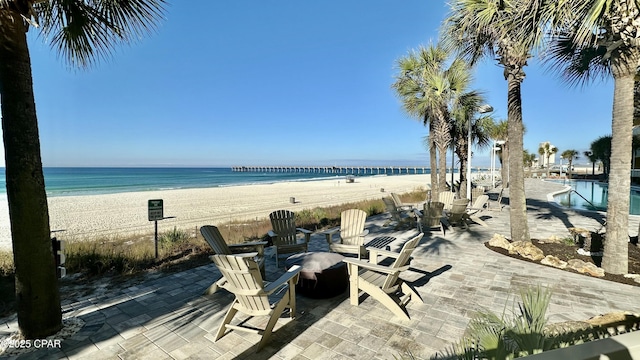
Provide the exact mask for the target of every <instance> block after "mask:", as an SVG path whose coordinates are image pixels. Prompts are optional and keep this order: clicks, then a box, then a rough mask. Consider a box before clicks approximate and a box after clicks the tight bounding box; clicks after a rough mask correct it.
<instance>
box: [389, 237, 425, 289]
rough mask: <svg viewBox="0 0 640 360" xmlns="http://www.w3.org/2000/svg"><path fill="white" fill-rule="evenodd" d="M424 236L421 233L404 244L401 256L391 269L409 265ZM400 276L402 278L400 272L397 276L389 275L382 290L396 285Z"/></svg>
mask: <svg viewBox="0 0 640 360" xmlns="http://www.w3.org/2000/svg"><path fill="white" fill-rule="evenodd" d="M423 236H424V233H420V234H418V235H417V236H415V237H414V238H412V239H411V240H409V241H407V242H406V243H404V245H403V246H402V249H400V253H399V254H400V255H399V256H398V257H397V258H396V260H395V261H394V262H393V264H391V266H390V268H391V269H397V268H401V267H403V266H405V265H408V263H409V261H410V260H411V254H412V253H413V250H415V249H416V247H417V246H418V243H419V242H420V239H422V237H423ZM399 276H400V272H397V273H396V274H390V275H387V278H386V279H385V281H384V283H383V285H382V289H388V288H390V287H392V286H394V285H396V283H397V282H398V277H399Z"/></svg>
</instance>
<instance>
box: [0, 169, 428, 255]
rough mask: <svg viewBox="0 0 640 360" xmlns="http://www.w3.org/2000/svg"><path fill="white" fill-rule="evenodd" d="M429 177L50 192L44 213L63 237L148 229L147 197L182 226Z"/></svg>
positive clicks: (370, 193) (406, 187) (395, 188)
mask: <svg viewBox="0 0 640 360" xmlns="http://www.w3.org/2000/svg"><path fill="white" fill-rule="evenodd" d="M429 181H430V175H402V176H368V177H356V182H355V183H350V184H347V183H345V182H344V180H340V181H338V180H319V181H306V182H282V183H275V184H261V185H244V186H228V187H217V188H202V189H181V190H165V191H144V192H130V193H119V194H108V195H90V196H62V197H50V198H49V217H50V223H51V229H52V230H56V229H64V230H66V231H65V232H64V233H63V234H62V235H61V237H62V238H66V239H83V238H95V237H98V236H105V235H106V236H109V235H117V234H132V233H152V232H153V222H150V221H148V218H147V216H148V214H147V212H148V211H147V201H148V200H150V199H163V200H164V216H165V217H168V216H175V218H174V219H166V220H162V221H159V222H158V228H159V231H166V230H169V229H173V227H174V226H176V227H178V228H179V229H185V230H186V229H190V228H193V229H195V227H196V226H202V225H207V224H213V225H215V224H219V223H223V222H228V221H230V220H235V219H256V218H258V219H260V218H266V217H267V216H268V215H269V213H270V212H271V211H274V210H277V209H289V210H292V211H300V210H303V209H310V208H314V207H318V206H330V205H339V204H342V203H347V202H354V201H360V200H366V199H379V198H382V197H383V196H388V194H389V193H390V192H397V193H405V192H409V191H412V190H415V189H418V188H425V187H426V185H427V184H429ZM381 189H384V192H382V191H381ZM291 197H295V200H296V203H295V204H292V203H290V201H289V199H290V198H291ZM0 249H4V250H8V249H11V232H10V227H9V211H8V207H7V200H6V196H4V197H2V198H0Z"/></svg>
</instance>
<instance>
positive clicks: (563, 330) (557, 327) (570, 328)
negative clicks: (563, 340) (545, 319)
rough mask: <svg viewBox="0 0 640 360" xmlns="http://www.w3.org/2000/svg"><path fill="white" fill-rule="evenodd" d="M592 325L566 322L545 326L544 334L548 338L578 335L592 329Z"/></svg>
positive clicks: (581, 322) (584, 322) (582, 322)
mask: <svg viewBox="0 0 640 360" xmlns="http://www.w3.org/2000/svg"><path fill="white" fill-rule="evenodd" d="M591 328H592V325H591V324H590V323H588V322H586V321H565V322H560V323H554V324H547V325H545V327H544V329H542V333H543V334H545V335H546V336H551V337H556V336H560V335H564V334H571V333H574V334H575V333H577V332H579V331H584V330H588V329H591Z"/></svg>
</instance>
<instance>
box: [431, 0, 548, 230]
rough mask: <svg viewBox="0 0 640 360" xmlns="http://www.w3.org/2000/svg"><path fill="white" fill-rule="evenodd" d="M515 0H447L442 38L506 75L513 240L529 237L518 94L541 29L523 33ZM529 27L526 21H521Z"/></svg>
mask: <svg viewBox="0 0 640 360" xmlns="http://www.w3.org/2000/svg"><path fill="white" fill-rule="evenodd" d="M518 4H519V2H517V1H513V2H510V1H504V0H453V1H452V2H451V14H450V16H449V18H448V19H446V20H445V26H444V34H443V36H444V37H443V41H446V42H448V43H450V44H451V46H453V47H455V48H456V49H458V50H459V51H460V53H461V54H462V55H463V56H464V57H466V58H468V59H469V60H470V63H471V64H475V63H477V62H478V60H479V59H480V58H483V57H485V56H487V57H490V58H492V59H494V58H495V59H496V60H497V61H498V63H499V64H500V66H502V67H503V69H504V77H505V79H506V80H507V104H508V105H507V106H508V109H507V110H508V116H507V123H508V133H509V143H510V144H509V146H510V150H511V151H510V156H509V160H508V161H509V170H508V171H509V182H510V190H509V195H510V198H509V204H510V212H509V218H510V223H511V238H512V240H513V241H519V240H522V241H530V240H531V239H530V236H529V225H528V223H527V206H526V198H525V193H524V168H523V159H522V155H523V150H524V147H523V128H522V98H521V92H520V86H521V83H522V81H523V80H524V77H525V73H524V67H525V66H526V65H527V60H528V59H529V58H530V57H531V51H532V49H534V46H535V45H536V44H538V43H539V42H540V40H541V39H542V36H543V32H542V28H540V29H538V28H536V29H532V31H528V32H523V31H521V29H522V28H523V27H525V26H526V24H522V23H521V21H522V20H523V19H525V18H524V17H522V16H520V14H519V13H518V9H517V8H515V7H514V6H518ZM527 27H530V26H527Z"/></svg>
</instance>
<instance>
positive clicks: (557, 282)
mask: <svg viewBox="0 0 640 360" xmlns="http://www.w3.org/2000/svg"><path fill="white" fill-rule="evenodd" d="M526 189H527V199H528V201H527V203H528V210H529V211H528V214H529V226H530V230H531V236H532V237H534V238H546V237H549V236H551V235H558V236H563V237H564V236H568V235H569V233H568V231H567V230H566V228H567V227H569V226H576V227H583V228H588V229H596V228H598V227H599V222H598V221H601V220H602V214H599V215H598V214H594V213H587V212H578V211H573V210H566V209H562V208H560V207H557V206H555V205H553V204H550V203H549V202H548V201H547V194H548V193H550V192H553V191H557V190H560V189H562V185H559V184H554V183H548V182H542V181H540V180H533V179H527V183H526ZM506 197H508V195H506V194H505V198H506ZM482 218H483V219H484V220H485V221H486V223H487V224H488V225H489V226H488V227H486V228H485V227H482V226H479V225H472V226H471V227H470V229H469V230H467V231H465V230H458V231H451V232H449V231H448V232H447V233H446V234H445V236H444V237H443V236H441V235H438V234H433V235H429V234H427V235H426V236H425V237H424V238H423V239H422V241H421V243H420V246H419V247H418V248H417V249H416V251H415V252H414V254H413V256H414V260H413V262H412V264H411V269H410V270H409V271H408V272H407V274H406V276H403V278H405V279H406V280H407V281H408V282H410V283H412V284H413V286H415V287H416V288H417V289H418V291H419V293H420V294H421V295H422V297H423V299H424V304H421V305H416V304H415V303H410V304H409V306H408V311H409V315H410V316H411V320H410V321H404V320H401V319H399V318H396V317H394V316H393V315H392V314H391V312H390V311H388V310H387V309H386V308H385V307H384V306H382V305H381V304H379V303H377V302H376V301H375V300H374V299H371V298H367V299H365V300H364V301H362V302H361V304H360V305H359V306H357V307H356V306H352V305H350V304H349V299H348V292H345V293H344V294H342V295H340V296H337V297H334V298H331V299H319V300H314V299H307V298H304V297H301V296H298V316H297V318H296V319H295V320H288V318H286V319H285V318H283V319H281V320H280V321H279V323H278V325H276V328H275V332H274V334H273V335H272V339H271V342H270V344H269V345H268V346H267V347H266V348H265V349H264V350H262V351H261V352H259V353H257V354H256V353H255V345H256V344H257V343H258V341H259V336H258V335H252V334H246V333H237V332H231V333H228V334H227V335H225V336H224V337H223V338H222V339H220V340H219V341H218V342H215V343H214V342H213V338H214V335H215V331H216V330H217V328H218V325H219V323H220V320H221V318H222V316H224V313H225V311H226V309H227V306H228V305H229V304H230V302H231V301H232V300H233V297H232V296H231V295H230V294H229V293H227V292H226V291H224V290H221V291H218V292H217V293H216V294H213V295H209V296H204V295H202V294H203V291H204V290H205V289H206V288H207V287H208V286H209V285H210V284H211V283H212V281H213V280H215V279H217V278H218V277H219V276H220V275H219V272H218V271H217V270H216V268H215V266H214V265H213V264H211V265H206V266H201V267H198V268H195V269H191V270H187V271H183V272H179V273H174V274H170V275H162V276H161V275H156V276H150V277H148V278H147V279H146V280H145V281H144V282H140V283H136V284H130V285H126V286H125V285H123V286H122V287H121V288H118V289H112V290H109V291H107V292H106V295H103V296H99V297H87V298H84V299H82V300H79V301H77V302H75V303H70V304H66V305H64V309H63V310H64V316H65V317H78V318H80V319H82V320H83V321H84V322H85V325H84V326H83V327H82V329H81V330H80V331H79V332H78V333H76V334H75V335H73V336H72V337H71V338H69V339H65V340H63V341H62V347H61V348H60V349H40V350H37V351H32V352H30V353H26V354H22V355H19V356H13V357H10V358H11V359H14V358H15V359H43V358H69V359H86V358H90V359H92V360H97V359H114V358H116V359H117V358H121V359H153V360H159V359H393V358H394V356H401V355H403V354H404V353H405V352H406V351H411V353H412V354H413V355H414V356H415V357H416V358H428V357H429V356H431V355H433V354H434V353H436V352H437V351H441V350H443V349H444V348H446V347H447V346H448V345H450V344H451V343H452V342H455V341H457V340H458V339H459V338H460V337H461V336H462V334H463V332H464V330H465V328H466V326H467V324H468V322H469V319H470V318H471V317H472V316H473V313H474V311H476V310H478V309H489V310H492V311H495V312H498V313H500V312H502V311H503V309H504V307H505V304H506V303H508V304H510V303H511V301H512V300H513V298H514V296H517V291H518V289H520V288H521V287H524V286H527V285H538V284H540V285H544V286H550V287H552V288H553V296H552V298H551V304H550V307H549V312H548V315H549V320H550V322H560V321H566V320H585V319H588V318H590V317H593V316H596V315H599V314H603V313H607V312H612V311H625V310H629V311H634V312H640V301H638V299H640V287H634V286H629V285H622V284H617V283H613V282H608V281H604V280H599V279H595V278H590V277H587V276H582V275H578V274H573V273H569V272H565V271H561V270H557V269H553V268H549V267H545V266H541V265H536V264H531V263H528V262H524V261H518V260H515V259H512V258H509V257H506V256H503V255H500V254H497V253H495V252H493V251H491V250H488V249H487V248H485V246H484V245H483V243H484V242H486V241H488V240H489V238H491V236H493V234H494V233H498V234H502V235H505V236H507V237H508V236H509V211H508V207H507V208H505V209H504V210H503V211H502V212H491V211H489V212H485V213H484V214H483V215H482ZM638 221H639V219H638V217H637V216H631V221H630V224H629V227H630V234H632V235H635V234H636V232H637V228H638ZM387 222H388V216H387V215H380V216H375V217H371V218H370V219H369V221H368V222H367V227H368V229H369V231H370V232H369V235H368V236H367V240H369V239H372V238H374V237H376V236H378V235H380V234H383V233H384V234H386V235H392V236H396V237H397V238H398V242H397V243H392V245H394V246H395V245H397V244H401V243H402V241H403V240H406V239H408V238H409V237H410V236H412V235H414V234H415V233H416V230H409V231H405V232H399V231H394V230H393V229H392V228H391V227H389V226H384V225H385V223H387ZM327 250H328V247H327V244H326V242H325V239H324V235H322V234H314V235H313V236H312V238H311V246H310V249H309V251H327ZM269 251H270V250H269ZM267 254H269V252H267ZM281 263H283V262H281ZM266 266H267V278H268V279H275V277H277V275H278V274H279V273H280V272H282V271H283V269H275V261H274V260H273V258H272V257H270V258H268V260H267V264H266ZM0 324H2V323H0ZM16 329H17V322H16V321H15V319H9V320H6V321H5V322H4V324H3V325H2V329H0V339H2V336H3V334H4V335H6V334H7V333H10V332H12V331H15V330H16Z"/></svg>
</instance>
